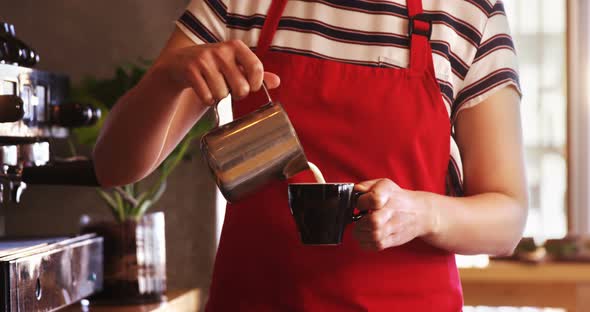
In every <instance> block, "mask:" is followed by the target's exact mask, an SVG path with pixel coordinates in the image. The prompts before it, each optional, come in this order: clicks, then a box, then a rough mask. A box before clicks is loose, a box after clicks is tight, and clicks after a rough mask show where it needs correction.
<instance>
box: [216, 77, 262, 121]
mask: <svg viewBox="0 0 590 312" xmlns="http://www.w3.org/2000/svg"><path fill="white" fill-rule="evenodd" d="M262 89H263V90H264V94H266V98H267V99H268V103H272V98H271V97H270V93H269V92H268V87H267V86H266V82H264V80H262ZM220 102H221V101H218V102H217V103H215V104H213V113H214V114H215V126H214V128H217V127H219V111H218V108H217V106H219V103H220Z"/></svg>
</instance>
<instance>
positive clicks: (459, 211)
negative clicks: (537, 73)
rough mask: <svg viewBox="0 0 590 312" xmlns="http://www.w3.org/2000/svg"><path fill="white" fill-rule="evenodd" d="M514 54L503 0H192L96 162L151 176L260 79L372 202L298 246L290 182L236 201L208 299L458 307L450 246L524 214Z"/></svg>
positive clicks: (244, 103)
mask: <svg viewBox="0 0 590 312" xmlns="http://www.w3.org/2000/svg"><path fill="white" fill-rule="evenodd" d="M253 51H255V52H253ZM515 64H516V62H515V53H514V49H513V45H512V41H511V38H510V36H509V34H508V25H507V19H506V16H505V13H504V9H503V6H502V3H501V2H500V1H499V0H498V1H496V0H486V1H474V0H473V1H472V0H469V1H465V0H446V1H435V0H424V1H421V0H408V1H407V3H406V2H405V1H332V0H316V1H286V0H273V1H271V0H264V1H242V0H223V1H222V0H193V1H192V3H191V4H190V5H189V7H188V9H187V10H186V12H185V13H184V14H183V15H182V17H181V18H180V19H179V20H178V22H177V29H176V30H175V32H174V33H173V34H172V36H171V38H170V40H169V41H168V43H167V44H166V47H165V48H164V49H163V51H162V53H161V55H160V56H159V57H158V59H157V60H156V62H155V64H154V65H153V66H152V68H151V69H150V70H149V72H148V73H147V74H146V75H145V76H144V78H143V79H142V81H141V82H140V83H139V84H138V85H137V86H136V87H135V88H134V89H132V90H131V91H129V92H128V93H127V94H126V95H125V96H123V97H122V98H121V99H120V100H119V103H118V104H117V105H116V106H115V108H114V109H113V111H112V113H111V114H110V115H109V118H108V120H107V121H106V123H105V125H104V127H103V131H102V133H101V136H100V139H99V141H98V144H97V146H96V149H95V151H94V156H95V161H96V170H97V175H98V178H99V181H100V182H101V183H102V185H103V186H114V185H121V184H126V183H131V182H134V181H137V180H139V179H141V178H143V177H145V176H146V175H148V174H149V173H150V172H151V171H153V170H154V169H155V168H157V166H158V165H159V164H160V163H161V162H162V160H163V159H164V158H165V157H166V156H167V155H168V154H169V153H170V152H171V151H172V150H173V149H174V147H175V146H176V145H177V143H178V142H179V141H180V140H181V138H182V137H183V136H184V135H185V134H186V133H187V131H188V130H189V129H190V128H191V127H192V126H193V125H194V123H195V122H196V121H198V120H199V118H201V117H202V116H203V114H204V112H205V111H206V110H207V108H208V107H209V106H210V105H213V104H214V103H216V102H217V101H219V100H220V99H222V98H224V97H225V96H227V95H228V94H229V93H231V95H232V98H233V99H234V100H239V99H243V98H245V99H244V100H241V101H235V102H234V106H233V107H234V113H235V115H236V116H241V115H243V114H245V113H248V112H250V111H252V110H254V109H255V108H257V107H259V106H260V105H261V104H263V102H262V98H261V97H257V95H259V94H256V93H255V91H257V90H259V89H260V87H261V84H262V81H263V80H264V81H265V82H266V84H267V85H268V86H269V87H270V88H276V89H275V90H273V97H275V98H277V99H280V100H281V102H283V105H284V107H285V109H286V111H287V113H288V114H289V116H290V118H291V121H292V123H293V124H294V126H295V128H296V131H297V133H298V135H299V138H300V140H301V142H302V145H303V148H304V150H305V151H306V154H307V157H308V159H309V160H310V161H311V162H314V163H315V164H317V165H318V166H319V168H320V169H321V170H322V171H323V173H324V175H325V176H326V177H327V178H328V180H329V181H330V180H331V181H356V182H359V183H358V184H357V185H356V188H357V189H358V190H361V191H365V192H367V193H366V194H365V195H363V196H361V198H360V199H359V203H358V205H359V209H362V210H369V211H371V213H370V214H369V215H367V216H366V217H365V218H363V219H362V220H361V221H360V222H358V223H356V224H355V225H354V226H351V227H349V229H348V232H346V233H345V236H344V243H343V244H342V245H341V246H339V247H304V246H303V245H302V244H301V243H300V242H299V239H298V235H297V230H296V228H295V224H294V222H293V220H292V217H291V215H290V212H289V209H288V206H287V205H288V203H287V187H286V184H285V183H282V182H276V183H274V184H272V185H270V186H268V187H266V188H264V189H263V190H260V191H259V192H258V193H257V194H253V195H251V196H249V197H247V198H246V199H244V200H242V201H240V202H239V203H236V204H234V205H230V206H229V207H228V209H227V213H226V217H225V224H224V227H223V231H222V236H221V242H220V246H219V250H218V253H217V258H216V263H215V268H214V274H213V282H212V285H211V289H210V298H209V302H208V304H207V310H208V311H439V312H443V311H449V312H450V311H461V307H462V301H463V300H462V294H461V285H460V280H459V276H458V273H457V268H456V265H455V260H454V255H455V254H482V253H485V254H490V255H506V254H509V253H511V252H512V251H513V249H514V247H515V245H516V244H517V242H518V241H519V238H520V237H521V234H522V231H523V227H524V224H525V219H526V214H527V192H526V181H525V174H524V165H523V152H522V141H521V126H520V113H519V100H520V98H519V91H518V90H519V89H518V77H517V74H516V69H515V66H516V65H515ZM279 78H280V79H279ZM279 84H280V88H277V87H278V86H279ZM250 93H254V95H253V96H248V95H249V94H250ZM246 96H248V97H247V98H246ZM139 137H141V138H142V140H137V139H136V138H139ZM297 179H303V178H302V177H298V178H296V179H295V180H296V181H297ZM457 194H461V195H463V196H461V197H457V196H449V195H457Z"/></svg>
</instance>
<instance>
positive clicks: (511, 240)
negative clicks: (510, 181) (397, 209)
mask: <svg viewBox="0 0 590 312" xmlns="http://www.w3.org/2000/svg"><path fill="white" fill-rule="evenodd" d="M419 196H420V197H422V199H423V200H424V204H425V205H427V206H428V207H429V208H430V209H431V211H432V212H433V213H434V215H435V222H434V223H435V224H434V227H433V231H432V233H430V234H428V235H426V236H424V237H423V238H424V239H425V240H426V241H427V242H429V243H431V244H432V245H434V246H437V247H439V248H442V249H445V250H448V251H451V252H454V253H458V254H490V255H505V254H510V253H512V251H513V249H514V247H515V246H516V244H517V243H518V241H519V240H520V237H521V235H522V231H523V228H524V223H525V221H526V215H527V205H526V199H525V198H518V197H517V196H509V195H506V194H502V193H484V194H479V195H473V196H468V197H448V196H442V195H438V194H433V193H424V192H420V193H419Z"/></svg>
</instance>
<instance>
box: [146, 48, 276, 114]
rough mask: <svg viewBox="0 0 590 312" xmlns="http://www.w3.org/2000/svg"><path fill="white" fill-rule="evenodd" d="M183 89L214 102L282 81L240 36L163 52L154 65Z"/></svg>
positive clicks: (206, 101) (239, 97) (208, 101)
mask: <svg viewBox="0 0 590 312" xmlns="http://www.w3.org/2000/svg"><path fill="white" fill-rule="evenodd" d="M153 70H154V71H158V72H159V74H161V75H164V77H167V78H168V79H167V80H168V81H172V82H173V83H174V84H175V85H176V86H177V87H179V88H181V89H185V88H192V89H193V90H194V92H195V94H196V95H197V97H198V98H199V99H200V100H201V101H202V103H203V104H204V105H213V104H215V103H217V102H218V101H219V100H221V99H223V98H225V97H226V96H227V95H228V94H229V93H231V95H232V97H233V98H234V99H241V98H244V97H246V96H247V95H248V94H249V93H250V92H252V91H258V90H259V89H260V87H261V85H262V81H263V79H264V81H265V82H266V85H267V87H268V88H270V89H272V88H276V87H278V85H279V84H280V79H279V77H278V76H277V75H275V74H273V73H269V72H264V69H263V66H262V62H261V61H260V60H259V59H258V57H257V56H256V54H254V53H253V52H252V51H251V50H250V48H248V46H246V44H244V43H243V42H242V41H241V40H230V41H226V42H221V43H214V44H203V45H197V46H189V47H184V48H180V49H176V50H174V51H170V52H169V53H165V54H164V55H162V56H161V57H160V58H159V59H158V62H157V63H156V64H155V65H154V67H153Z"/></svg>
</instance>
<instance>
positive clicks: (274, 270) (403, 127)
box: [207, 0, 462, 312]
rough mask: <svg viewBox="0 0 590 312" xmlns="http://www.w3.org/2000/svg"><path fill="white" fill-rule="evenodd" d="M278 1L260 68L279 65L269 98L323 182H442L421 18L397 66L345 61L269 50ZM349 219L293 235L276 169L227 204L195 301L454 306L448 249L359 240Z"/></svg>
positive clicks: (435, 100) (249, 307)
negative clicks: (366, 244) (323, 242)
mask: <svg viewBox="0 0 590 312" xmlns="http://www.w3.org/2000/svg"><path fill="white" fill-rule="evenodd" d="M286 2H287V1H286V0H278V1H277V0H275V1H273V3H272V5H271V7H270V9H269V12H268V16H267V19H266V21H265V24H264V27H263V29H262V33H261V37H260V39H259V42H258V47H257V49H256V50H257V55H258V56H259V57H260V58H261V60H262V62H263V64H264V68H265V70H267V71H270V72H274V73H276V74H278V75H279V76H280V77H281V86H280V87H279V88H278V89H276V90H273V98H275V99H278V100H279V101H280V102H281V103H282V104H283V106H284V108H285V110H286V111H287V113H288V114H289V117H290V119H291V121H292V123H293V125H294V127H295V130H296V131H297V134H298V136H299V138H300V140H301V143H302V145H303V148H304V150H305V152H306V155H307V157H308V159H309V161H311V162H313V163H315V164H316V165H318V167H319V168H320V169H321V170H322V172H323V173H324V175H325V176H326V178H327V179H328V182H330V181H332V182H361V181H365V180H369V179H375V178H390V179H391V180H393V181H394V182H396V183H397V184H399V185H400V186H401V187H403V188H405V189H410V190H423V191H428V192H434V193H438V194H444V193H445V179H446V175H447V168H448V167H447V165H448V162H449V146H450V143H449V138H450V121H449V117H448V114H447V111H446V108H445V105H444V103H443V100H442V97H441V93H440V89H439V86H438V83H437V81H436V79H435V75H434V67H433V63H432V52H431V49H430V45H429V42H428V38H427V37H426V36H425V35H424V30H425V28H428V24H427V23H425V22H421V21H418V20H415V23H414V25H415V29H416V31H414V34H413V35H412V38H411V54H410V66H409V68H407V69H393V68H378V67H369V66H361V65H354V64H346V63H340V62H335V61H330V60H323V59H317V58H311V57H305V56H299V55H294V54H289V53H282V52H273V51H269V47H270V43H271V41H272V38H273V37H274V33H275V32H276V29H277V26H278V24H279V20H280V17H281V15H282V12H283V10H284V7H285V4H286ZM408 11H409V15H410V16H414V15H416V14H419V13H422V3H421V1H420V0H409V1H408ZM263 103H264V99H263V97H262V96H261V94H257V95H253V96H251V97H249V98H248V99H247V100H245V101H241V102H239V103H236V105H235V106H234V110H235V115H236V116H241V115H243V114H246V113H248V112H251V111H252V110H254V109H256V108H257V107H259V106H260V105H261V104H263ZM310 176H311V175H309V176H308V175H305V174H304V175H299V176H297V177H296V178H295V179H294V180H295V181H302V180H306V179H307V180H306V181H307V182H309V178H310ZM290 182H292V181H290ZM353 226H354V225H349V226H348V228H347V230H346V232H345V235H344V238H343V244H342V245H340V246H336V247H310V246H303V245H302V244H301V242H300V240H299V236H298V232H297V229H296V227H295V223H294V220H293V218H292V216H291V213H290V211H289V208H288V201H287V182H286V181H277V182H275V183H273V184H271V185H269V186H267V187H265V188H264V189H263V190H261V191H259V192H258V193H256V194H252V195H251V196H249V197H247V198H246V199H244V200H242V201H240V202H239V203H236V204H232V205H228V207H227V211H226V216H225V224H224V226H223V230H222V235H221V241H220V245H219V249H218V252H217V259H216V263H215V268H214V274H213V281H212V284H211V289H210V297H209V302H208V304H207V311H215V312H217V311H256V312H264V311H339V312H347V311H404V312H406V311H437V312H447V311H449V312H451V311H452V312H456V311H461V307H462V294H461V285H460V280H459V276H458V272H457V267H456V265H455V258H454V255H453V254H451V253H449V252H447V251H443V250H440V249H437V248H435V247H432V246H430V245H428V244H426V243H425V242H423V241H422V240H420V239H415V240H413V241H412V242H410V243H407V244H405V245H403V246H399V247H394V248H389V249H386V250H384V251H381V252H369V251H364V250H362V249H360V247H359V245H358V243H357V241H356V240H355V239H354V238H353V237H352V235H351V230H352V227H353Z"/></svg>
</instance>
